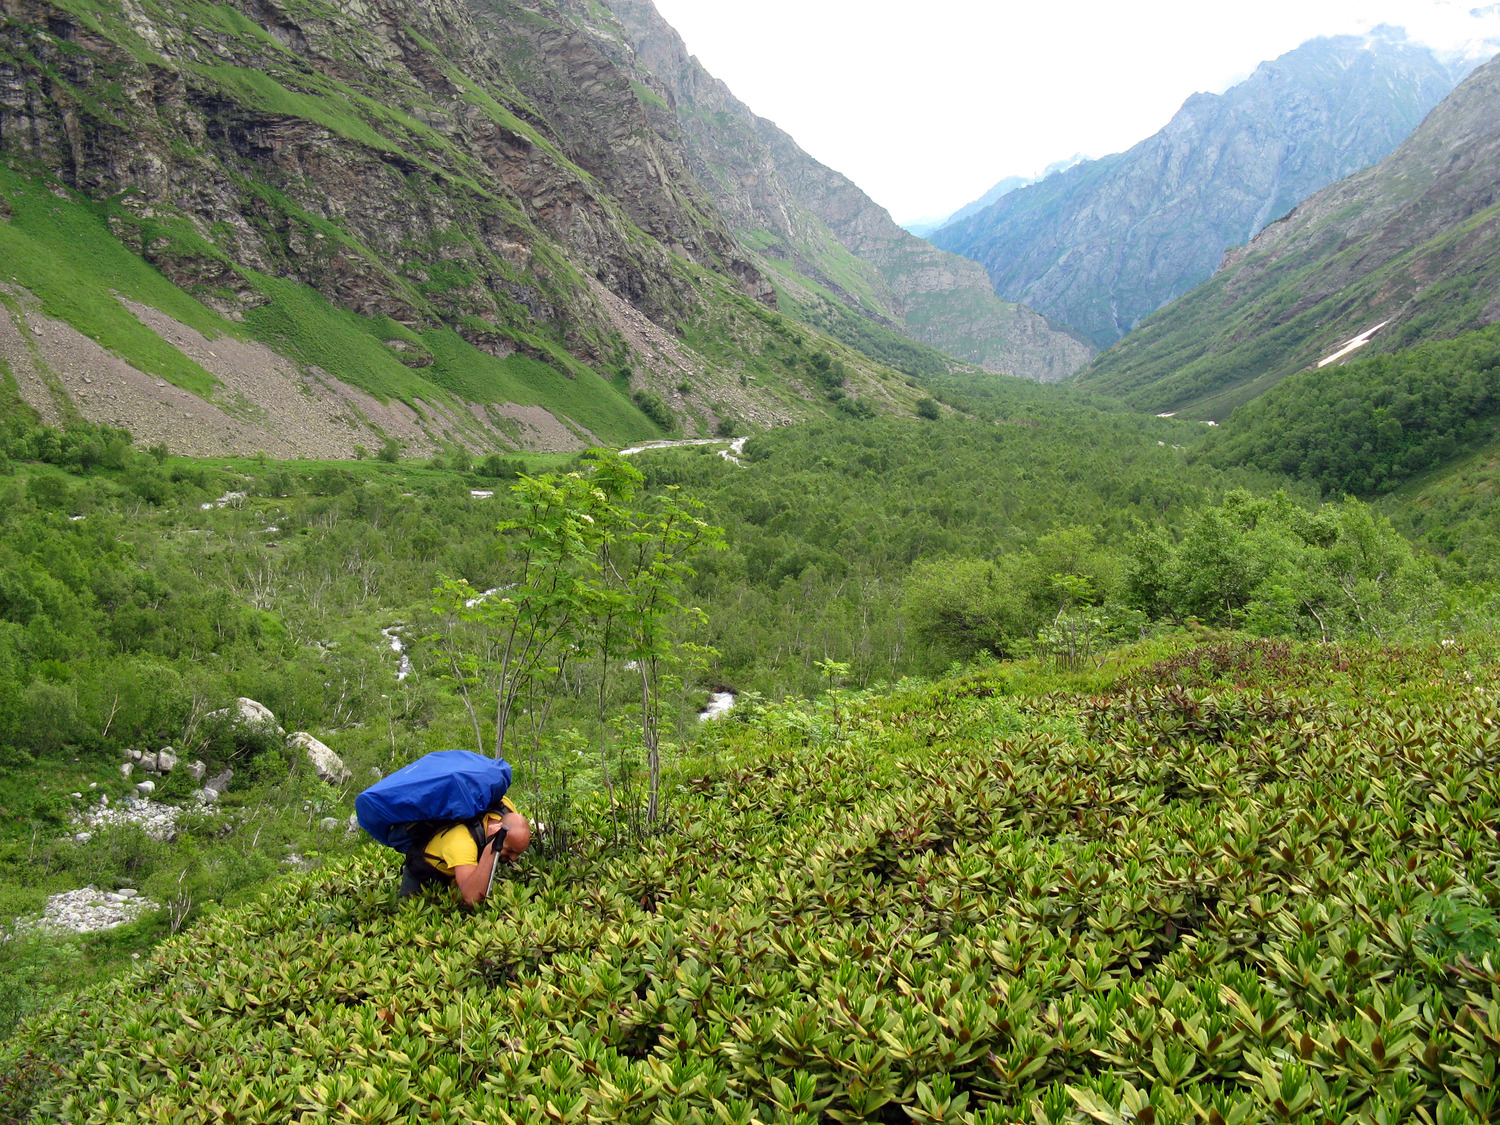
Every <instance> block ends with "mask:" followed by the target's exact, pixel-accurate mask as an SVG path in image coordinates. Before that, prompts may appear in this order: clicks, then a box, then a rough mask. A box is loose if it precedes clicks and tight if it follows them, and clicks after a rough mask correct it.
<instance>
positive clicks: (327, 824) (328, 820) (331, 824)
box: [318, 816, 344, 832]
mask: <svg viewBox="0 0 1500 1125" xmlns="http://www.w3.org/2000/svg"><path fill="white" fill-rule="evenodd" d="M343 823H344V822H343V821H341V820H340V819H339V818H338V817H336V816H325V817H324V818H323V819H322V820H320V821H318V827H319V828H321V829H322V830H323V831H324V832H332V831H333V830H334V829H335V828H339V827H342V825H343Z"/></svg>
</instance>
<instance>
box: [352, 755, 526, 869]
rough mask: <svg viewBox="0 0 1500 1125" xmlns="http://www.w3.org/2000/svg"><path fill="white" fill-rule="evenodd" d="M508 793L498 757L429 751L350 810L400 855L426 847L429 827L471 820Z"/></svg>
mask: <svg viewBox="0 0 1500 1125" xmlns="http://www.w3.org/2000/svg"><path fill="white" fill-rule="evenodd" d="M509 788H510V763H509V762H507V761H506V760H505V759H504V758H487V757H485V756H484V755H483V754H476V753H474V752H473V751H472V750H434V751H433V752H432V753H431V754H425V755H423V756H422V757H420V758H418V759H417V760H416V761H415V762H412V763H411V765H409V766H402V767H401V768H400V769H399V770H397V771H396V772H395V773H393V774H391V776H390V777H384V778H381V779H380V780H379V781H377V782H376V783H375V784H374V785H372V786H370V787H369V788H368V789H366V790H365V791H364V792H363V793H361V794H360V795H359V796H358V797H356V798H354V811H355V813H356V815H357V816H358V817H359V826H360V827H361V828H363V829H364V830H365V831H366V832H368V833H369V834H370V835H371V836H373V837H374V838H375V839H376V840H378V841H380V843H382V844H384V845H385V846H386V847H388V848H395V849H396V850H397V851H398V852H402V853H403V854H404V853H405V852H407V851H410V850H411V849H412V848H413V847H415V846H417V845H419V844H425V843H426V841H427V839H428V838H429V837H430V836H431V835H432V828H433V825H434V822H442V821H456V820H473V819H474V818H475V817H477V816H480V815H482V814H484V813H486V812H488V811H490V810H491V809H495V808H498V807H499V806H500V798H501V797H503V796H505V791H506V790H507V789H509Z"/></svg>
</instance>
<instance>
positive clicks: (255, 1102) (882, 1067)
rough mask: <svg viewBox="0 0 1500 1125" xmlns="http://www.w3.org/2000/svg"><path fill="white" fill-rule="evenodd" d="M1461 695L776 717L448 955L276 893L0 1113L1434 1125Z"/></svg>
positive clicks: (1451, 955)
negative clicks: (1390, 1124)
mask: <svg viewBox="0 0 1500 1125" xmlns="http://www.w3.org/2000/svg"><path fill="white" fill-rule="evenodd" d="M1168 655H1171V654H1168ZM1492 656H1493V654H1492V653H1489V652H1477V651H1476V652H1470V651H1467V650H1465V649H1462V648H1459V649H1456V650H1454V649H1449V650H1437V651H1432V652H1420V653H1410V652H1399V651H1387V652H1381V653H1366V652H1360V651H1352V650H1351V651H1344V650H1335V649H1328V648H1322V649H1317V650H1304V651H1301V652H1298V651H1295V650H1290V649H1288V648H1286V647H1285V646H1277V645H1265V644H1262V645H1259V646H1234V645H1229V646H1210V647H1208V648H1204V649H1200V650H1196V651H1194V652H1191V653H1188V654H1186V655H1185V656H1183V657H1181V658H1177V659H1172V660H1169V661H1168V662H1167V663H1165V664H1164V665H1163V666H1160V667H1156V668H1152V669H1145V670H1141V671H1137V672H1136V673H1135V674H1134V675H1133V676H1132V677H1131V678H1129V679H1127V680H1126V681H1124V683H1121V684H1118V685H1116V686H1115V687H1114V688H1112V689H1111V688H1109V687H1108V686H1107V684H1106V681H1105V680H1103V679H1101V676H1100V674H1098V673H1096V674H1094V675H1093V676H1092V677H1089V680H1091V681H1092V682H1091V683H1090V682H1081V683H1077V684H1075V686H1077V687H1087V688H1091V689H1092V690H1093V691H1095V692H1098V691H1100V690H1104V691H1105V692H1106V693H1107V694H1106V695H1104V696H1103V697H1100V696H1098V695H1094V696H1092V697H1085V696H1081V695H1050V694H1049V695H1042V694H1040V693H1041V692H1043V691H1046V690H1047V689H1049V688H1054V687H1056V686H1057V681H1056V680H1055V679H1050V680H1049V679H1047V678H1042V679H1041V681H1040V682H1038V681H1037V679H1036V678H1034V677H1032V676H1029V675H1028V674H1027V673H1026V672H1025V671H1024V670H1023V669H1019V668H1011V667H998V668H995V669H993V670H988V671H982V672H978V673H974V674H970V675H968V676H965V677H963V678H960V679H957V680H952V681H949V682H946V683H943V684H940V685H937V686H935V687H932V688H920V687H908V688H905V689H902V690H898V691H897V692H895V693H894V694H892V695H889V696H886V697H884V698H877V699H870V698H865V699H859V700H853V699H837V698H835V699H830V700H828V701H825V702H824V703H823V704H820V705H818V706H805V705H803V706H793V707H787V708H783V709H780V710H778V711H774V712H771V713H767V714H765V715H763V716H762V717H761V718H760V719H759V720H756V723H755V726H754V727H752V728H750V729H745V728H741V727H739V726H738V724H735V725H732V726H730V727H725V728H720V729H718V730H717V731H716V732H715V734H714V740H715V748H714V752H715V754H716V755H720V756H721V761H725V762H727V763H728V764H724V765H719V766H717V767H714V766H712V765H711V764H709V763H704V764H705V765H708V772H707V774H706V775H705V776H704V777H703V778H702V780H701V781H699V782H697V783H695V784H694V786H693V787H692V788H691V790H683V791H681V792H680V793H679V794H678V795H676V796H674V798H673V800H672V816H673V825H674V829H675V830H674V831H673V832H672V833H670V834H668V835H666V836H663V837H661V838H659V839H656V840H654V841H652V842H650V843H648V844H646V845H643V846H642V847H640V848H638V849H637V848H627V849H624V850H623V851H620V852H614V851H612V850H611V849H608V848H602V847H599V846H597V845H595V844H590V843H587V842H583V843H581V845H580V851H579V854H577V855H575V856H573V857H572V858H570V859H569V860H567V861H564V862H560V863H556V864H553V865H539V864H537V863H529V864H528V865H525V866H523V867H522V868H521V869H520V870H519V871H517V872H515V873H514V874H508V875H507V877H505V878H504V879H503V880H502V882H501V883H500V884H499V885H498V886H497V888H496V891H495V894H494V896H493V899H492V901H491V902H489V903H487V904H486V905H485V906H483V907H482V908H481V909H479V910H478V911H477V912H475V913H474V914H472V915H470V914H464V913H460V912H459V911H458V910H457V909H456V908H455V906H454V905H453V904H452V903H451V901H449V900H448V899H447V898H446V897H444V896H441V895H439V896H438V897H436V898H431V899H427V900H424V901H420V902H413V903H407V904H402V905H398V904H396V903H395V902H394V901H393V900H392V898H391V890H392V887H393V885H394V866H393V862H392V857H391V856H390V854H389V853H383V852H381V851H380V850H379V849H376V848H374V847H371V848H370V849H369V850H368V851H367V852H366V854H365V855H363V856H362V857H360V858H358V859H356V860H353V861H350V862H347V863H343V864H335V865H332V866H330V867H329V868H326V869H324V870H322V871H319V872H316V873H313V874H309V875H306V876H301V877H296V878H292V879H288V880H285V881H283V882H282V883H280V884H279V885H278V886H276V887H275V888H274V889H273V890H272V891H271V892H270V893H268V894H267V895H266V896H265V897H264V898H263V899H262V900H261V901H260V902H259V903H258V904H257V905H255V906H253V907H250V908H247V909H244V910H241V911H238V912H236V913H233V914H230V915H227V916H225V917H222V918H220V919H216V920H213V921H211V922H210V923H209V924H208V925H206V926H205V927H203V928H201V929H200V930H198V931H197V932H195V933H194V934H192V935H191V936H190V937H189V938H187V939H185V940H181V941H177V942H174V943H170V944H168V945H167V946H165V947H164V948H162V949H161V950H159V951H158V952H157V953H156V954H154V955H153V956H152V958H151V959H150V962H149V963H148V964H145V965H143V966H142V967H141V968H140V970H139V971H137V972H135V973H133V974H131V975H130V976H128V977H127V978H125V979H124V980H122V981H120V982H119V983H117V984H114V985H110V986H106V987H105V988H104V989H102V990H101V991H99V992H97V993H95V994H93V995H91V996H86V997H83V998H81V999H80V1000H79V1002H77V1003H74V1004H71V1005H69V1006H67V1007H66V1008H65V1009H63V1010H62V1011H60V1012H59V1013H58V1014H57V1015H56V1016H54V1017H53V1018H51V1019H48V1020H44V1021H42V1022H41V1023H40V1024H39V1025H38V1026H36V1027H35V1028H33V1029H32V1030H31V1031H30V1032H28V1033H27V1034H26V1035H24V1036H23V1037H22V1038H21V1039H20V1040H19V1041H18V1042H17V1043H16V1044H14V1045H13V1046H12V1047H11V1048H10V1056H9V1057H10V1059H11V1060H12V1062H13V1063H18V1064H20V1065H19V1066H17V1073H18V1075H19V1077H20V1079H21V1081H20V1082H18V1083H17V1084H16V1086H14V1087H13V1088H12V1097H13V1098H15V1097H16V1096H17V1095H20V1097H21V1098H26V1099H31V1098H37V1099H40V1103H39V1106H38V1108H39V1111H40V1113H41V1114H42V1116H44V1117H45V1118H46V1119H48V1120H57V1121H64V1122H83V1121H96V1120H104V1119H136V1118H137V1116H144V1115H145V1114H150V1115H151V1116H152V1118H153V1119H156V1118H158V1117H167V1116H171V1115H175V1114H181V1115H182V1116H181V1117H180V1118H174V1119H180V1120H184V1121H198V1120H209V1119H212V1118H214V1117H218V1118H220V1119H222V1118H223V1115H224V1113H225V1112H226V1110H227V1109H228V1108H229V1107H231V1106H232V1107H233V1109H234V1112H235V1113H236V1114H237V1115H241V1119H243V1120H290V1119H294V1118H299V1117H301V1115H307V1116H308V1118H321V1117H322V1116H324V1115H335V1114H339V1115H347V1116H349V1117H350V1118H351V1119H361V1120H366V1119H369V1120H373V1119H380V1120H400V1121H412V1122H415V1121H418V1120H427V1119H433V1120H447V1121H454V1122H458V1121H468V1120H485V1121H491V1120H493V1121H502V1122H512V1121H520V1122H527V1123H532V1122H535V1123H537V1125H540V1123H541V1122H544V1121H579V1122H585V1121H586V1122H596V1121H597V1122H604V1121H624V1122H642V1123H644V1122H648V1121H651V1120H652V1119H653V1115H654V1114H658V1113H660V1114H663V1115H665V1116H664V1117H658V1118H657V1120H663V1119H665V1120H672V1121H677V1120H683V1121H687V1120H692V1121H698V1120H703V1121H708V1120H723V1121H729V1122H736V1121H737V1122H746V1123H749V1122H753V1121H763V1122H773V1121H785V1122H798V1123H806V1125H811V1123H812V1122H815V1121H818V1120H820V1119H825V1120H830V1119H831V1120H835V1121H859V1120H895V1119H896V1117H895V1115H896V1114H898V1113H902V1111H903V1110H904V1111H905V1113H904V1114H903V1116H905V1117H909V1118H912V1119H915V1120H919V1121H932V1122H939V1121H941V1122H945V1123H948V1122H951V1123H953V1125H980V1123H984V1125H999V1123H1000V1122H1014V1121H1032V1120H1035V1121H1036V1122H1038V1125H1064V1123H1073V1125H1083V1123H1086V1122H1088V1121H1089V1120H1090V1119H1091V1118H1092V1119H1096V1120H1100V1121H1104V1122H1117V1121H1121V1120H1130V1119H1136V1120H1143V1121H1150V1120H1154V1121H1155V1122H1156V1123H1157V1125H1176V1123H1179V1122H1188V1121H1205V1122H1215V1123H1217V1122H1221V1121H1256V1120H1263V1119H1269V1118H1271V1117H1273V1116H1280V1117H1283V1118H1287V1117H1294V1116H1295V1113H1296V1111H1300V1110H1303V1109H1306V1110H1307V1111H1308V1112H1309V1113H1310V1114H1312V1115H1313V1116H1309V1117H1307V1118H1305V1119H1306V1120H1313V1121H1322V1120H1324V1119H1325V1118H1326V1119H1328V1120H1332V1121H1339V1120H1344V1119H1345V1118H1346V1117H1348V1116H1350V1115H1357V1114H1364V1115H1369V1116H1368V1119H1372V1120H1376V1121H1381V1120H1394V1119H1396V1117H1397V1116H1398V1114H1400V1113H1405V1112H1409V1111H1410V1110H1411V1109H1413V1108H1416V1107H1421V1108H1422V1109H1423V1110H1424V1112H1425V1114H1427V1115H1434V1116H1436V1115H1437V1114H1439V1112H1442V1113H1444V1114H1446V1115H1445V1116H1441V1117H1438V1118H1437V1119H1438V1120H1445V1121H1455V1122H1456V1121H1461V1120H1469V1118H1467V1117H1464V1116H1463V1115H1462V1114H1461V1113H1458V1112H1455V1111H1454V1109H1452V1108H1448V1109H1446V1110H1441V1111H1440V1107H1442V1106H1444V1105H1449V1106H1461V1105H1462V1103H1463V1101H1464V1099H1465V1095H1466V1094H1470V1095H1472V1094H1473V1091H1472V1090H1471V1084H1470V1083H1468V1082H1466V1081H1465V1080H1464V1076H1465V1074H1466V1073H1470V1072H1473V1073H1485V1072H1487V1071H1486V1068H1487V1067H1493V1065H1494V1059H1495V1038H1494V1035H1493V1034H1492V1032H1493V1027H1494V1024H1493V1018H1492V1017H1491V1020H1490V1021H1489V1022H1486V1020H1485V1018H1484V1016H1483V1014H1482V1013H1483V1008H1484V1005H1485V997H1486V996H1487V995H1489V994H1490V993H1491V990H1492V983H1491V982H1490V977H1491V976H1492V974H1491V973H1490V971H1489V970H1488V969H1485V968H1475V967H1473V964H1472V963H1470V964H1466V963H1465V962H1464V961H1462V960H1460V954H1462V955H1464V956H1466V957H1468V958H1470V959H1471V960H1472V959H1475V958H1478V957H1480V956H1481V955H1482V954H1484V953H1486V952H1490V953H1493V951H1494V950H1495V949H1496V948H1497V946H1500V942H1497V937H1500V925H1497V922H1496V918H1495V914H1494V911H1495V908H1496V907H1497V906H1500V885H1497V884H1496V882H1495V879H1494V871H1495V866H1494V865H1495V863H1496V861H1497V860H1500V852H1497V844H1496V841H1495V839H1494V836H1493V833H1492V832H1490V831H1488V827H1489V822H1488V819H1487V818H1489V817H1491V816H1493V814H1494V811H1495V809H1496V808H1497V807H1500V786H1497V778H1500V774H1497V773H1496V772H1495V770H1494V769H1493V765H1494V761H1495V757H1496V755H1497V753H1500V745H1497V743H1496V739H1495V736H1494V733H1493V731H1492V730H1489V731H1486V730H1485V727H1484V716H1485V715H1486V714H1487V712H1488V709H1489V707H1490V703H1489V702H1488V700H1489V694H1490V693H1491V692H1492V691H1493V690H1495V689H1496V687H1497V686H1500V685H1497V683H1496V681H1495V672H1494V664H1493V661H1492ZM1139 662H1140V661H1139V659H1138V658H1137V659H1136V660H1134V661H1129V663H1134V664H1139ZM1179 683H1182V684H1186V685H1187V686H1188V688H1189V693H1188V696H1187V697H1186V699H1185V698H1184V696H1183V695H1182V694H1180V691H1179V693H1177V694H1173V693H1167V694H1162V693H1161V692H1160V691H1159V690H1156V689H1159V688H1160V686H1161V685H1163V684H1179ZM1458 685H1462V686H1458ZM1127 686H1128V689H1129V690H1125V689H1126V688H1127ZM1193 700H1195V701H1196V702H1191V701H1193ZM1403 732H1404V733H1403ZM751 766H753V768H746V767H751ZM599 828H600V829H603V828H604V825H603V823H602V822H601V824H600V825H599ZM606 831H607V830H606ZM588 836H589V833H585V835H584V838H583V839H584V840H585V841H586V840H587V839H588ZM1492 1004H1493V1002H1492V1001H1491V1009H1492V1010H1493V1008H1492ZM1466 1005H1467V1006H1466ZM1475 1005H1477V1008H1475V1011H1476V1013H1477V1014H1476V1017H1475V1018H1474V1019H1473V1020H1472V1021H1471V1020H1470V1019H1469V1017H1468V1015H1467V1014H1466V1013H1467V1012H1468V1011H1469V1006H1475ZM206 1028H211V1029H212V1034H211V1035H205V1034H204V1029H206ZM1487 1029H1488V1030H1487ZM27 1049H33V1050H36V1051H38V1052H40V1058H38V1056H31V1057H29V1058H28V1056H26V1055H25V1054H24V1053H23V1052H24V1051H25V1050H27ZM46 1058H51V1059H55V1060H56V1062H57V1063H58V1064H60V1065H61V1066H62V1068H63V1069H62V1072H61V1074H60V1075H58V1076H56V1077H52V1076H50V1072H49V1070H48V1069H47V1064H45V1063H43V1062H42V1061H41V1060H42V1059H46ZM27 1067H30V1070H29V1072H28V1070H27ZM1466 1068H1467V1069H1466ZM28 1078H29V1081H28ZM59 1079H60V1080H59ZM13 1105H14V1103H13ZM1148 1107H1149V1111H1148ZM1424 1119H1426V1118H1425V1117H1424Z"/></svg>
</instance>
